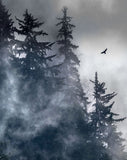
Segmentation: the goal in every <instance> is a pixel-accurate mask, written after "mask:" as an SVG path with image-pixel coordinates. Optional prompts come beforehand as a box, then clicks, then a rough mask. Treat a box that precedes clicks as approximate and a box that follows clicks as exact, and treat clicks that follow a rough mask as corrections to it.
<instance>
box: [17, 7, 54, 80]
mask: <svg viewBox="0 0 127 160" xmlns="http://www.w3.org/2000/svg"><path fill="white" fill-rule="evenodd" d="M23 17H24V19H23V20H20V19H18V18H16V19H17V21H18V24H19V29H15V31H16V32H17V33H18V34H19V35H21V36H24V37H25V40H24V41H20V40H17V41H16V43H17V45H16V48H15V50H16V54H17V55H18V56H19V57H21V58H19V62H20V66H21V67H22V71H23V74H24V75H26V76H30V77H34V78H37V79H39V78H43V79H44V78H45V76H46V74H47V75H48V74H49V73H48V69H47V68H48V67H47V61H52V58H53V57H55V55H53V56H47V50H51V46H52V45H53V43H51V42H40V41H39V40H38V38H40V36H47V35H48V34H47V33H46V32H44V31H43V30H41V29H40V27H41V26H42V25H43V24H44V23H42V22H39V21H38V19H36V18H34V17H33V16H32V14H30V13H28V10H26V11H25V13H24V15H23ZM24 54H25V55H24ZM23 55H24V57H23Z"/></svg>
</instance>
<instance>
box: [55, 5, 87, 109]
mask: <svg viewBox="0 0 127 160" xmlns="http://www.w3.org/2000/svg"><path fill="white" fill-rule="evenodd" d="M62 11H63V17H62V18H57V19H58V21H59V22H58V23H57V26H58V27H59V30H58V36H57V39H58V40H57V43H58V46H59V54H60V55H62V56H63V57H64V60H63V65H62V67H61V72H62V73H63V76H64V77H65V85H66V86H65V88H66V87H67V90H66V91H67V92H68V93H67V95H68V99H69V101H70V99H71V101H72V103H73V102H74V103H73V104H75V105H82V107H83V108H84V109H85V110H86V107H87V104H89V103H88V100H87V97H86V94H85V93H84V90H83V88H82V85H81V82H80V76H79V73H78V66H79V65H80V61H79V59H78V57H77V55H76V54H75V53H74V50H75V49H77V48H78V46H76V45H74V44H73V42H72V40H73V29H74V28H75V25H73V24H72V23H71V20H72V17H70V16H68V12H67V11H68V9H67V8H66V7H64V8H63V10H62ZM80 102H81V103H80ZM79 103H80V104H79Z"/></svg>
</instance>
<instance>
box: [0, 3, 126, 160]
mask: <svg viewBox="0 0 127 160" xmlns="http://www.w3.org/2000/svg"><path fill="white" fill-rule="evenodd" d="M15 22H16V23H17V24H18V25H15ZM44 25H45V23H44V22H40V21H39V19H38V18H37V17H34V15H32V13H30V12H29V11H28V10H26V11H24V13H23V15H22V18H21V19H20V18H19V17H15V19H12V18H11V14H10V13H9V11H8V9H7V8H6V6H4V5H3V3H2V0H0V102H1V103H0V122H1V123H0V142H1V143H0V159H1V160H5V159H8V160H9V159H10V160H126V155H127V154H126V152H125V149H124V147H125V146H124V143H123V142H124V141H125V140H124V139H123V138H122V134H121V132H118V130H117V123H122V121H124V120H125V119H126V118H125V117H120V115H119V113H114V112H113V111H112V109H113V107H115V105H117V104H115V102H114V100H113V98H114V97H115V96H117V94H116V93H115V92H112V93H108V92H107V91H106V90H107V88H106V87H105V86H106V84H105V82H100V80H99V75H98V73H97V72H96V73H95V75H91V76H92V77H93V80H91V85H92V86H93V98H92V99H91V97H89V96H88V95H89V94H88V93H87V92H86V90H85V88H83V85H82V83H81V80H80V75H79V72H78V68H79V67H80V60H79V58H78V56H77V54H76V53H77V51H76V50H77V49H78V46H77V45H76V44H75V43H74V41H73V38H74V37H73V31H75V25H74V24H73V23H72V17H71V16H69V14H68V8H66V7H64V8H63V10H62V11H61V13H60V16H59V18H57V19H56V26H55V27H56V28H57V31H58V32H57V35H56V39H54V41H53V42H52V41H50V39H49V40H48V41H46V40H45V37H47V38H46V39H48V33H47V31H45V30H44V29H43V26H44ZM79 43H80V42H79ZM54 46H55V48H57V50H56V49H55V50H54ZM86 79H87V77H86ZM84 83H85V82H84ZM88 87H89V86H88Z"/></svg>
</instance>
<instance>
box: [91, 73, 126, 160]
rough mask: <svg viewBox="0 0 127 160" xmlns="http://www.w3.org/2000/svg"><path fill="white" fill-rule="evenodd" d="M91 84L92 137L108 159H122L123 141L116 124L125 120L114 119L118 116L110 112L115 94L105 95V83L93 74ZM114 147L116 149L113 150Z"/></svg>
mask: <svg viewBox="0 0 127 160" xmlns="http://www.w3.org/2000/svg"><path fill="white" fill-rule="evenodd" d="M91 82H92V83H94V94H93V96H94V99H95V104H94V105H93V106H94V108H95V110H94V111H93V112H92V115H91V120H92V128H93V133H94V134H93V136H94V138H95V139H96V141H97V143H98V144H99V145H101V146H102V148H105V150H106V151H107V153H109V156H110V157H116V158H117V159H119V160H120V159H121V158H123V157H121V155H124V152H123V149H124V147H123V144H122V142H123V139H122V138H121V136H120V133H119V132H117V127H116V122H121V121H123V120H125V118H115V117H117V116H119V114H116V113H114V112H113V111H112V108H113V105H114V103H115V102H112V103H110V101H111V100H112V99H113V98H114V97H115V96H116V95H117V94H116V93H115V92H113V93H110V94H106V88H105V83H104V82H103V83H100V82H99V80H98V75H97V73H96V74H95V81H91ZM113 143H114V144H113ZM114 146H117V147H116V148H115V147H114ZM114 149H117V150H118V152H119V156H120V157H119V156H118V155H117V153H118V152H114V153H115V155H112V153H113V150H114ZM120 153H121V155H120Z"/></svg>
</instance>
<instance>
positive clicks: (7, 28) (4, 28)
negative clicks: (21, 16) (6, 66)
mask: <svg viewBox="0 0 127 160" xmlns="http://www.w3.org/2000/svg"><path fill="white" fill-rule="evenodd" d="M10 16H11V14H9V12H8V10H7V9H6V7H5V6H4V5H3V3H2V0H0V49H2V48H3V47H4V48H6V49H7V48H8V45H9V44H10V40H12V39H13V38H14V32H13V20H12V19H11V18H10Z"/></svg>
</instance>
